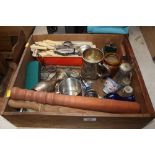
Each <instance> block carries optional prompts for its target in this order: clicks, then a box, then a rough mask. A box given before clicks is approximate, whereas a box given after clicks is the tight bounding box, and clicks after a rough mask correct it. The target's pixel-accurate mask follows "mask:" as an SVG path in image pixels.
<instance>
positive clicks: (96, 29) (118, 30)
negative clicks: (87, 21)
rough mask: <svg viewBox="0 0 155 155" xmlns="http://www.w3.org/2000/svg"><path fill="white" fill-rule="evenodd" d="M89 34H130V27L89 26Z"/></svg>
mask: <svg viewBox="0 0 155 155" xmlns="http://www.w3.org/2000/svg"><path fill="white" fill-rule="evenodd" d="M87 32H88V33H107V34H109V33H112V34H128V33H129V29H128V26H87Z"/></svg>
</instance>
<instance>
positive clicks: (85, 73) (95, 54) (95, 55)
mask: <svg viewBox="0 0 155 155" xmlns="http://www.w3.org/2000/svg"><path fill="white" fill-rule="evenodd" d="M103 57H104V54H103V52H102V51H101V50H100V49H98V48H89V49H86V50H85V51H84V52H83V53H82V58H83V66H82V70H81V75H82V77H83V78H84V79H90V80H95V79H97V78H99V77H102V74H101V68H102V70H103V68H105V66H104V65H102V63H101V62H102V61H103ZM105 70H107V68H105Z"/></svg>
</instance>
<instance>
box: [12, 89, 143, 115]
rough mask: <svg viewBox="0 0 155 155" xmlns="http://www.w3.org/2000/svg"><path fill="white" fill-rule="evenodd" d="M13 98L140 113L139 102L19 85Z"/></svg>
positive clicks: (104, 110) (74, 106) (66, 105)
mask: <svg viewBox="0 0 155 155" xmlns="http://www.w3.org/2000/svg"><path fill="white" fill-rule="evenodd" d="M10 98H11V99H14V100H24V101H31V102H38V103H42V104H49V105H59V106H65V107H71V108H79V109H84V110H94V111H103V112H111V113H139V112H140V105H139V104H138V103H137V102H132V103H131V102H128V101H118V100H111V99H98V98H93V97H82V96H68V95H60V94H55V93H47V92H35V91H33V90H25V89H20V88H17V87H14V88H12V90H11V96H10Z"/></svg>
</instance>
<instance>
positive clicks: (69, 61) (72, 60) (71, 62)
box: [37, 56, 82, 66]
mask: <svg viewBox="0 0 155 155" xmlns="http://www.w3.org/2000/svg"><path fill="white" fill-rule="evenodd" d="M37 60H38V61H39V62H40V63H42V64H45V65H63V66H81V65H82V57H80V56H78V57H67V56H65V57H44V58H42V57H37Z"/></svg>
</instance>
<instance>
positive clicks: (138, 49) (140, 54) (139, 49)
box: [0, 26, 155, 129]
mask: <svg viewBox="0 0 155 155" xmlns="http://www.w3.org/2000/svg"><path fill="white" fill-rule="evenodd" d="M60 31H63V28H61V30H60ZM34 34H47V30H46V27H40V26H38V27H36V29H35V31H34ZM129 41H130V43H131V46H132V48H133V51H134V53H135V57H136V59H137V61H138V65H139V67H140V70H141V73H142V76H143V78H144V81H145V85H146V88H147V90H148V93H149V96H150V98H151V101H152V104H153V107H154V109H155V63H154V62H153V61H152V58H151V55H150V52H149V50H148V47H147V45H146V43H145V40H144V38H143V35H142V33H141V31H140V29H139V27H130V28H129ZM0 128H16V126H14V125H13V124H12V123H10V122H8V121H7V120H6V119H5V118H3V117H2V116H0ZM144 128H146V129H147V128H155V119H154V120H152V121H151V122H150V123H149V124H148V125H146V126H145V127H144Z"/></svg>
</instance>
